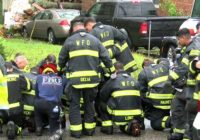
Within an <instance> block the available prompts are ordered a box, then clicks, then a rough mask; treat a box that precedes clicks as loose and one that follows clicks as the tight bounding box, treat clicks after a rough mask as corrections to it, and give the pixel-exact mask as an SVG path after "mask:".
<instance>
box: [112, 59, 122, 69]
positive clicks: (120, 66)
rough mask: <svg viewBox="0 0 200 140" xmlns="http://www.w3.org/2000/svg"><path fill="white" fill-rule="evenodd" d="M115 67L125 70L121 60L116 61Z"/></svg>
mask: <svg viewBox="0 0 200 140" xmlns="http://www.w3.org/2000/svg"><path fill="white" fill-rule="evenodd" d="M114 67H115V69H116V70H123V69H124V65H123V64H122V63H120V62H119V61H117V62H115V63H114Z"/></svg>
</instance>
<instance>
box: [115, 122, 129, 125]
mask: <svg viewBox="0 0 200 140" xmlns="http://www.w3.org/2000/svg"><path fill="white" fill-rule="evenodd" d="M114 123H115V124H116V125H127V124H128V122H114Z"/></svg>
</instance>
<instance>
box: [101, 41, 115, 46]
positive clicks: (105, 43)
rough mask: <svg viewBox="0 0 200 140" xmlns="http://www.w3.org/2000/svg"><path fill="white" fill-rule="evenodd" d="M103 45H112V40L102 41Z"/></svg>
mask: <svg viewBox="0 0 200 140" xmlns="http://www.w3.org/2000/svg"><path fill="white" fill-rule="evenodd" d="M102 44H103V46H104V47H109V46H112V45H114V40H108V41H105V42H103V43H102Z"/></svg>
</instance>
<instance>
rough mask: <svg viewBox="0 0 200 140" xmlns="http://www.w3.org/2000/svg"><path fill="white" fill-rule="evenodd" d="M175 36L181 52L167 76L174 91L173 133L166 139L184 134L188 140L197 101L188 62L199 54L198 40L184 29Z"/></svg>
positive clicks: (170, 139) (193, 76)
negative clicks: (175, 64)
mask: <svg viewBox="0 0 200 140" xmlns="http://www.w3.org/2000/svg"><path fill="white" fill-rule="evenodd" d="M176 36H177V39H178V42H179V45H180V47H182V50H181V56H180V58H179V62H178V63H177V64H178V65H177V66H175V67H174V68H173V71H170V74H169V80H170V81H171V83H172V85H173V87H174V89H175V98H174V99H173V101H172V107H171V111H172V117H171V120H172V126H173V133H172V134H170V136H169V137H168V139H169V140H181V139H182V138H183V134H184V133H185V136H184V138H185V139H190V132H191V123H192V122H193V120H194V117H195V115H196V112H197V108H195V107H196V106H197V105H195V104H197V100H196V99H195V98H194V97H195V94H194V90H195V75H194V74H193V73H192V72H190V71H189V68H190V62H191V61H192V60H193V59H194V58H195V57H196V56H198V54H199V53H198V52H199V50H200V46H199V43H200V40H199V39H198V37H195V38H194V39H192V38H191V35H190V32H189V30H188V29H186V28H183V29H181V30H179V31H178V32H177V35H176ZM185 131H186V132H185Z"/></svg>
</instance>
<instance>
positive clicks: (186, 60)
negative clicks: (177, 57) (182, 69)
mask: <svg viewBox="0 0 200 140" xmlns="http://www.w3.org/2000/svg"><path fill="white" fill-rule="evenodd" d="M181 62H182V63H184V64H185V65H187V66H188V65H189V60H188V59H187V58H183V59H182V60H181Z"/></svg>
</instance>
